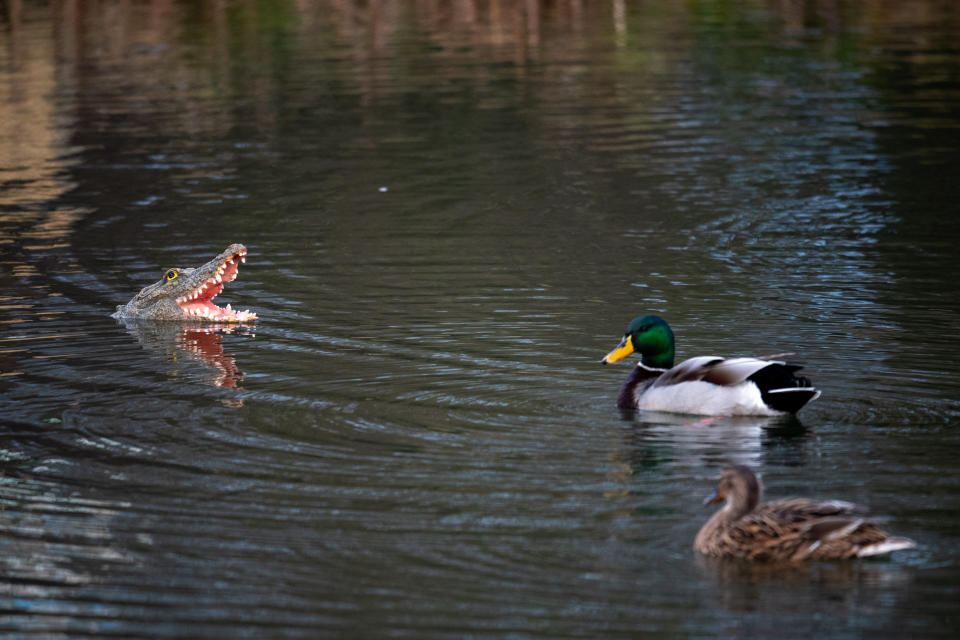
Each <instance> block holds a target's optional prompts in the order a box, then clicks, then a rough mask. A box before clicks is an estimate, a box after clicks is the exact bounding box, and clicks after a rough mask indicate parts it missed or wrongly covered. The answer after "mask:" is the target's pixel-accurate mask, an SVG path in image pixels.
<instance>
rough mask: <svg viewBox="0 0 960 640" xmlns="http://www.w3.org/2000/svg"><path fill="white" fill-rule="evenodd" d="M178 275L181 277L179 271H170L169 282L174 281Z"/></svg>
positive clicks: (168, 272)
mask: <svg viewBox="0 0 960 640" xmlns="http://www.w3.org/2000/svg"><path fill="white" fill-rule="evenodd" d="M178 275H180V274H179V273H177V270H176V269H170V271H167V280H173V279H174V278H176V277H177V276H178Z"/></svg>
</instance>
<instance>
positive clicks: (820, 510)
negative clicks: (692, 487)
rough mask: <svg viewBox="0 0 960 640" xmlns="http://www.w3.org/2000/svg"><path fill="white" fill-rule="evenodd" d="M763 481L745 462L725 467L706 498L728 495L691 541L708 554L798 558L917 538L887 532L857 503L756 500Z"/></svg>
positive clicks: (867, 551)
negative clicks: (861, 512)
mask: <svg viewBox="0 0 960 640" xmlns="http://www.w3.org/2000/svg"><path fill="white" fill-rule="evenodd" d="M762 493H763V487H762V485H761V484H760V480H759V479H758V478H757V477H756V476H755V475H754V473H753V471H751V470H750V469H749V467H745V466H741V465H735V466H732V467H728V468H727V469H725V470H724V472H723V475H722V476H721V477H720V483H719V484H718V485H717V490H716V492H715V493H714V494H713V495H711V496H710V497H709V498H707V501H706V504H712V503H714V502H720V501H726V502H725V504H724V506H723V508H722V509H720V510H719V511H717V512H716V513H715V514H713V517H711V518H710V520H708V521H707V523H706V524H705V525H703V528H701V529H700V532H699V533H698V534H697V537H696V540H695V541H694V543H693V546H694V548H695V549H696V550H697V551H699V552H700V553H703V554H705V555H708V556H714V557H720V558H741V559H745V560H761V561H781V562H797V561H800V560H808V559H809V560H839V559H842V558H854V557H863V556H873V555H879V554H884V553H889V552H891V551H896V550H898V549H909V548H910V547H913V546H915V544H916V543H914V542H913V540H910V539H908V538H894V537H890V536H889V535H887V534H886V533H885V532H884V531H882V530H881V529H880V528H879V527H877V526H876V525H875V524H873V523H872V522H869V521H867V520H865V519H864V518H863V517H860V516H858V515H855V513H854V510H855V509H856V505H853V504H850V503H849V502H841V501H837V500H830V501H825V502H818V501H816V500H809V499H807V498H788V499H785V500H775V501H772V502H765V503H763V504H760V498H761V497H762Z"/></svg>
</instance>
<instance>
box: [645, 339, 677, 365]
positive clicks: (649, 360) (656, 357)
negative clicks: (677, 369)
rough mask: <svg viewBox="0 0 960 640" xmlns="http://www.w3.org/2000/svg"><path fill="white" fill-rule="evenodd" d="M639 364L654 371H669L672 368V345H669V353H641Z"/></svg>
mask: <svg viewBox="0 0 960 640" xmlns="http://www.w3.org/2000/svg"><path fill="white" fill-rule="evenodd" d="M640 362H641V363H643V365H644V366H646V367H652V368H654V369H669V368H671V367H672V366H673V345H672V344H671V345H670V350H669V351H664V352H660V353H653V354H651V353H642V354H641V356H640Z"/></svg>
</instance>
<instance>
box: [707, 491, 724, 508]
mask: <svg viewBox="0 0 960 640" xmlns="http://www.w3.org/2000/svg"><path fill="white" fill-rule="evenodd" d="M724 499H725V498H724V497H723V496H722V495H720V493H719V492H717V491H714V492H713V493H711V494H710V495H708V496H707V497H706V499H705V500H704V501H703V506H707V505H709V504H714V503H717V502H723V501H724Z"/></svg>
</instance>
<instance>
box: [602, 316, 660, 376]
mask: <svg viewBox="0 0 960 640" xmlns="http://www.w3.org/2000/svg"><path fill="white" fill-rule="evenodd" d="M634 351H636V352H638V353H639V354H640V362H642V363H643V364H645V365H647V366H648V367H656V368H657V369H669V368H670V367H672V366H673V331H671V330H670V325H668V324H667V323H666V321H665V320H664V319H663V318H661V317H659V316H640V317H639V318H634V319H633V320H632V321H631V322H630V324H629V325H627V332H626V333H625V334H623V340H621V341H620V344H619V345H617V348H616V349H614V350H613V351H611V352H610V353H608V354H607V355H606V356H604V358H603V360H601V361H600V362H601V363H602V364H607V363H608V362H616V361H617V360H622V359H623V358H626V357H627V356H628V355H630V354H631V353H633V352H634Z"/></svg>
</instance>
